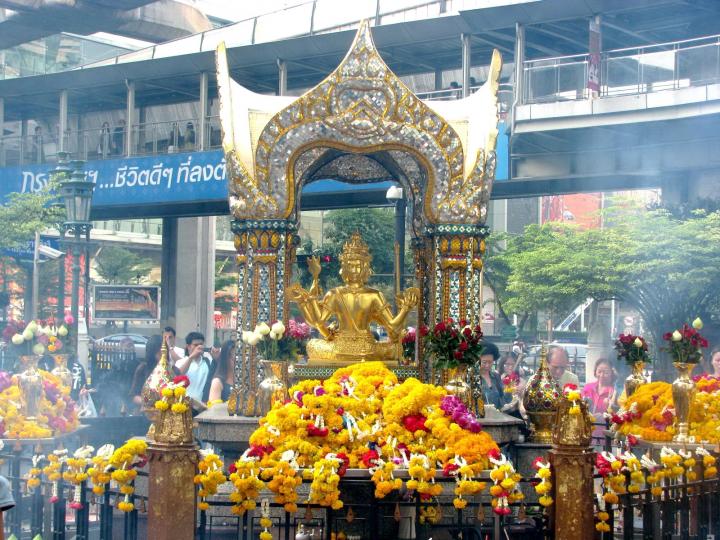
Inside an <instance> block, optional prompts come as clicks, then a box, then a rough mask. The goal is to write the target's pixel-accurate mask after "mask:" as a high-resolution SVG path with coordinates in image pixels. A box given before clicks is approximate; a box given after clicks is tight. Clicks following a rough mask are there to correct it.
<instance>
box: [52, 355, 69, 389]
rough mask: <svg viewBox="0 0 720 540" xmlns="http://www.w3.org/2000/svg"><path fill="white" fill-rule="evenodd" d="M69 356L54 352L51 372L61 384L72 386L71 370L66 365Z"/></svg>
mask: <svg viewBox="0 0 720 540" xmlns="http://www.w3.org/2000/svg"><path fill="white" fill-rule="evenodd" d="M69 358H70V355H69V354H56V355H55V357H54V359H55V367H54V368H53V370H52V372H51V373H52V374H53V375H55V376H56V377H57V378H58V379H60V382H61V383H62V385H63V386H67V387H68V388H72V372H71V371H70V370H69V369H68V367H67V364H68V360H69Z"/></svg>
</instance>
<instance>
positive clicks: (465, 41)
mask: <svg viewBox="0 0 720 540" xmlns="http://www.w3.org/2000/svg"><path fill="white" fill-rule="evenodd" d="M460 41H461V43H462V97H464V98H466V97H468V96H469V95H470V67H471V62H470V60H471V59H470V54H471V48H472V45H471V44H470V34H462V35H461V36H460Z"/></svg>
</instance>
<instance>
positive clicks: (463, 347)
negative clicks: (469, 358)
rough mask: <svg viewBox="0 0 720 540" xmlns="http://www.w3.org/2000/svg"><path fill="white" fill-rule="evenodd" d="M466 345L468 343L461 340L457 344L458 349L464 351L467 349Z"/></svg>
mask: <svg viewBox="0 0 720 540" xmlns="http://www.w3.org/2000/svg"><path fill="white" fill-rule="evenodd" d="M468 347H469V345H468V344H467V341H461V342H460V345H459V346H458V350H459V351H463V352H464V351H467V350H468Z"/></svg>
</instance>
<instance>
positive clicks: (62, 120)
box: [0, 90, 69, 152]
mask: <svg viewBox="0 0 720 540" xmlns="http://www.w3.org/2000/svg"><path fill="white" fill-rule="evenodd" d="M0 131H1V130H0ZM58 131H59V132H60V133H58V148H59V149H60V152H64V151H65V150H66V149H67V144H68V142H69V141H68V140H67V134H68V92H67V90H62V91H61V92H60V105H59V107H58Z"/></svg>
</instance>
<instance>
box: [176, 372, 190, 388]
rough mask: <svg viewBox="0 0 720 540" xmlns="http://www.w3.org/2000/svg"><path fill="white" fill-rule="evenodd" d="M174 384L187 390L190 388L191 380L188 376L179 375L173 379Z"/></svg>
mask: <svg viewBox="0 0 720 540" xmlns="http://www.w3.org/2000/svg"><path fill="white" fill-rule="evenodd" d="M173 384H181V385H182V386H183V387H185V388H187V387H188V386H190V378H189V377H188V376H187V375H178V376H177V377H175V378H174V379H173Z"/></svg>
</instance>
